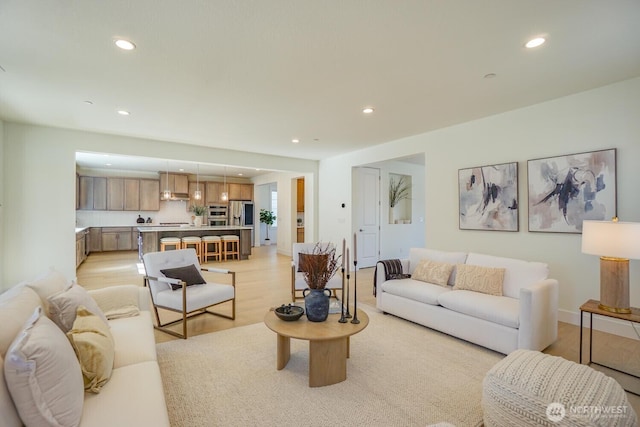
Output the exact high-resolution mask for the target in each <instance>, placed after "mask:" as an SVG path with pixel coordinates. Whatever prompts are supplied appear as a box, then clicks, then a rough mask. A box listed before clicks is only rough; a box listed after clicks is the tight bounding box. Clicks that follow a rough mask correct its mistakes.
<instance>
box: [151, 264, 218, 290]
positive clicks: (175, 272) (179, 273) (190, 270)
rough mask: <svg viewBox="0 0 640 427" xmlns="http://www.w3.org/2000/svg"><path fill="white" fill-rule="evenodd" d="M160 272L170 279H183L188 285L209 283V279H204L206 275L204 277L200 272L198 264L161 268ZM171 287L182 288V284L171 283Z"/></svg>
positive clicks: (174, 288)
mask: <svg viewBox="0 0 640 427" xmlns="http://www.w3.org/2000/svg"><path fill="white" fill-rule="evenodd" d="M160 272H161V273H162V274H164V275H165V277H168V278H170V279H179V280H182V281H183V282H185V283H186V284H187V286H192V285H202V284H203V283H207V281H206V280H204V277H202V274H200V272H199V271H198V269H197V268H196V266H195V265H193V264H191V265H186V266H184V267H175V268H165V269H163V270H160ZM171 289H173V290H174V291H176V290H178V289H182V286H180V285H175V284H173V283H171Z"/></svg>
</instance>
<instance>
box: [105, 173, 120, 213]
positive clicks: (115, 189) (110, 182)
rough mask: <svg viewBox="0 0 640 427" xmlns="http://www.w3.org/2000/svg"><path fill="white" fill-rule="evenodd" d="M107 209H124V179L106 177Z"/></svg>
mask: <svg viewBox="0 0 640 427" xmlns="http://www.w3.org/2000/svg"><path fill="white" fill-rule="evenodd" d="M107 210H110V211H121V210H124V179H123V178H108V179H107Z"/></svg>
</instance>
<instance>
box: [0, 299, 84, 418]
mask: <svg viewBox="0 0 640 427" xmlns="http://www.w3.org/2000/svg"><path fill="white" fill-rule="evenodd" d="M41 311H42V308H41V307H38V308H36V310H35V311H34V312H33V315H32V316H31V317H30V318H29V320H28V321H27V322H26V324H25V326H24V329H23V330H22V332H20V333H19V334H18V336H17V337H16V339H15V341H14V342H13V344H11V346H10V347H9V350H8V351H7V355H6V358H5V360H4V375H5V381H6V383H7V388H8V389H9V392H10V393H11V398H12V399H13V402H14V403H15V405H16V408H17V409H18V413H19V414H20V418H21V419H22V422H23V423H24V424H25V425H27V426H42V427H48V426H55V427H60V426H69V427H73V426H77V425H79V424H80V418H81V417H82V406H83V404H84V390H83V387H82V373H81V372H80V366H79V365H78V359H76V355H75V354H74V352H73V348H71V344H69V340H68V339H67V338H66V337H65V336H64V334H63V333H62V331H60V328H58V327H57V326H56V325H55V324H54V323H53V322H52V321H51V320H50V319H49V318H47V317H46V316H42V315H41Z"/></svg>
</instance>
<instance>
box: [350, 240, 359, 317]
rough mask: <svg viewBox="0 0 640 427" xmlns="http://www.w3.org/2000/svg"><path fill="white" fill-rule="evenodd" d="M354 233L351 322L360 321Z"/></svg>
mask: <svg viewBox="0 0 640 427" xmlns="http://www.w3.org/2000/svg"><path fill="white" fill-rule="evenodd" d="M355 244H356V235H355V234H354V235H353V245H354V247H353V319H351V323H356V324H358V323H360V319H358V258H356V255H355V254H356V248H355Z"/></svg>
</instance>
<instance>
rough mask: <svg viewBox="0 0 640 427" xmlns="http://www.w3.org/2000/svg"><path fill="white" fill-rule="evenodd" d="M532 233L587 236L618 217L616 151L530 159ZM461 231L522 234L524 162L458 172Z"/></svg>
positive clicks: (529, 189) (529, 183) (529, 196)
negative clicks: (593, 225) (595, 225)
mask: <svg viewBox="0 0 640 427" xmlns="http://www.w3.org/2000/svg"><path fill="white" fill-rule="evenodd" d="M527 181H528V182H527V184H528V200H527V201H528V207H529V209H528V212H529V231H539V232H551V233H581V232H582V221H583V220H608V219H611V218H612V217H614V216H616V150H615V148H613V149H608V150H601V151H591V152H588V153H579V154H570V155H565V156H557V157H547V158H544V159H535V160H528V161H527ZM458 188H459V199H460V204H459V209H460V212H459V220H460V229H461V230H495V231H518V229H519V221H518V216H519V215H518V210H519V209H518V208H519V206H520V202H519V199H518V163H517V162H513V163H503V164H498V165H490V166H479V167H475V168H468V169H460V170H458Z"/></svg>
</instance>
